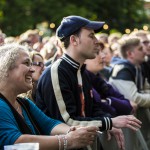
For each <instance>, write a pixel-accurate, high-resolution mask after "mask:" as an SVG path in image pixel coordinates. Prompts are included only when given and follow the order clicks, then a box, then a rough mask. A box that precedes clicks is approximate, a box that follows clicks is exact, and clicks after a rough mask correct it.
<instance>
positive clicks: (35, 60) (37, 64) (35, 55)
mask: <svg viewBox="0 0 150 150" xmlns="http://www.w3.org/2000/svg"><path fill="white" fill-rule="evenodd" d="M30 58H31V61H32V68H33V69H34V70H35V71H34V73H33V74H32V82H33V88H32V90H30V91H28V92H27V93H23V94H21V97H27V98H29V99H31V100H32V101H33V102H35V98H36V94H35V92H36V87H37V82H38V79H39V78H40V76H41V74H42V72H43V71H44V69H45V66H44V59H43V57H42V55H41V54H40V53H39V52H36V51H31V52H30Z"/></svg>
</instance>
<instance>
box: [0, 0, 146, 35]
mask: <svg viewBox="0 0 150 150" xmlns="http://www.w3.org/2000/svg"><path fill="white" fill-rule="evenodd" d="M143 4H144V2H143V0H132V1H131V0H123V1H122V0H93V1H92V0H80V1H77V0H71V1H68V0H57V1H56V0H0V28H1V29H2V31H3V32H4V33H6V34H7V35H14V36H15V35H19V34H21V33H22V32H24V31H26V30H27V29H29V28H31V29H33V28H35V27H36V24H37V23H40V22H43V21H47V22H48V23H51V22H53V23H55V24H56V27H57V26H58V25H59V24H60V21H61V20H62V18H63V17H65V16H68V15H80V16H83V17H86V18H89V19H91V20H101V21H105V22H106V23H107V24H108V25H109V27H110V29H117V30H118V31H121V32H124V29H125V28H130V29H133V28H134V27H138V28H140V27H141V26H142V25H143V24H144V23H147V22H148V19H147V16H146V15H145V11H144V8H143ZM55 29H56V28H55ZM55 29H54V30H55Z"/></svg>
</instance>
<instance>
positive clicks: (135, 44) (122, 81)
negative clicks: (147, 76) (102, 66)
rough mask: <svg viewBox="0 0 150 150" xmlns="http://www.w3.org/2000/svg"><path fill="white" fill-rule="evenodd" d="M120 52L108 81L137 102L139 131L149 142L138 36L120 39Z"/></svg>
mask: <svg viewBox="0 0 150 150" xmlns="http://www.w3.org/2000/svg"><path fill="white" fill-rule="evenodd" d="M120 53H121V55H122V58H123V59H120V61H118V62H117V63H116V64H115V65H114V67H113V70H112V74H111V77H110V79H109V82H110V83H111V84H112V85H113V86H114V87H115V88H116V89H118V91H119V92H120V93H121V94H123V95H124V96H125V98H127V99H129V100H130V101H133V102H134V103H136V104H137V106H138V109H137V113H136V114H137V117H138V118H139V119H140V120H141V119H142V123H143V126H142V128H141V131H142V133H143V137H144V138H145V140H146V141H147V143H149V142H148V141H149V136H150V132H149V123H150V119H149V117H150V113H149V111H148V112H147V111H146V110H147V108H150V93H143V75H142V72H141V64H142V63H143V62H144V58H145V54H146V53H145V49H144V47H143V44H142V42H141V40H140V39H139V38H137V37H132V36H130V37H128V38H124V39H122V41H120ZM138 112H139V113H138ZM143 116H144V117H143ZM149 146H150V145H149Z"/></svg>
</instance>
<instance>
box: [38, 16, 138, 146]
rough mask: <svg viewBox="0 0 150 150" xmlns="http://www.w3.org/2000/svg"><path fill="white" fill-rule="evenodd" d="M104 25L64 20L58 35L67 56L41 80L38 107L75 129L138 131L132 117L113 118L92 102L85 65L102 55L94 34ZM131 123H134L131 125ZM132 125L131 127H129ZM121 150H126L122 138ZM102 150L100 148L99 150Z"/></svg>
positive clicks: (48, 70)
mask: <svg viewBox="0 0 150 150" xmlns="http://www.w3.org/2000/svg"><path fill="white" fill-rule="evenodd" d="M103 25H104V22H99V21H98V22H97V21H90V20H88V19H85V18H83V17H80V16H68V17H65V18H63V20H62V21H61V24H60V26H59V27H58V28H57V31H56V35H57V37H58V38H59V39H60V40H61V42H62V44H63V46H64V49H65V50H66V52H65V54H64V55H63V56H62V57H61V58H60V59H58V60H57V61H56V62H54V63H53V64H52V65H51V66H50V67H48V68H47V69H46V70H45V71H44V73H43V75H42V76H41V78H40V80H39V83H38V89H37V96H36V104H37V106H38V107H39V108H40V109H41V110H42V111H44V112H45V114H47V115H48V116H51V117H53V118H56V119H58V120H61V121H63V122H66V123H67V124H68V125H74V126H91V125H94V126H98V127H99V129H100V131H105V130H111V129H112V126H113V127H117V128H120V127H129V128H131V129H133V130H136V129H135V126H137V127H139V125H138V124H139V122H138V120H136V119H135V118H134V119H133V116H119V117H115V118H110V117H111V116H110V115H109V114H106V113H104V112H102V110H101V108H100V106H99V103H97V102H96V101H94V100H93V95H92V85H91V83H90V80H89V78H88V76H87V74H86V73H85V65H84V62H85V60H86V59H93V58H95V56H96V53H98V52H99V48H100V47H99V43H98V40H97V39H96V37H95V33H97V32H99V31H101V29H102V28H103ZM129 120H132V121H133V120H135V121H134V124H131V122H129ZM129 123H130V125H129ZM119 136H120V137H119V138H120V141H119V142H120V145H119V146H120V148H123V147H124V145H123V139H122V135H119ZM99 149H100V148H99Z"/></svg>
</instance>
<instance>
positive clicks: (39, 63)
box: [32, 62, 44, 68]
mask: <svg viewBox="0 0 150 150" xmlns="http://www.w3.org/2000/svg"><path fill="white" fill-rule="evenodd" d="M32 65H34V66H39V67H41V68H43V67H44V63H43V62H32Z"/></svg>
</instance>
